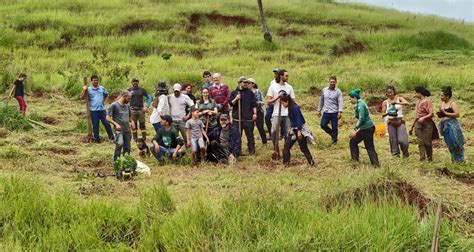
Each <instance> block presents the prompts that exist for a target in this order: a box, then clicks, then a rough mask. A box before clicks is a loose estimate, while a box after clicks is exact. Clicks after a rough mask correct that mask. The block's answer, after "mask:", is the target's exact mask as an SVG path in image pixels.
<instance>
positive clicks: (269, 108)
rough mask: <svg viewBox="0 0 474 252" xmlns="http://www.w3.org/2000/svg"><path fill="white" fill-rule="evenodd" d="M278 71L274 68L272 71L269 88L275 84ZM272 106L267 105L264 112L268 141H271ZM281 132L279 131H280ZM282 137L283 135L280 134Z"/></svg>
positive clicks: (278, 69)
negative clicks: (272, 76) (272, 77)
mask: <svg viewBox="0 0 474 252" xmlns="http://www.w3.org/2000/svg"><path fill="white" fill-rule="evenodd" d="M279 71H280V68H275V69H273V74H274V79H273V80H272V81H271V82H270V85H269V87H271V86H272V85H273V84H277V83H276V79H277V77H278V72H279ZM273 108H274V105H273V104H268V106H267V110H266V111H265V125H266V126H267V130H268V134H269V139H272V115H273ZM280 131H281V130H280ZM281 135H283V133H281Z"/></svg>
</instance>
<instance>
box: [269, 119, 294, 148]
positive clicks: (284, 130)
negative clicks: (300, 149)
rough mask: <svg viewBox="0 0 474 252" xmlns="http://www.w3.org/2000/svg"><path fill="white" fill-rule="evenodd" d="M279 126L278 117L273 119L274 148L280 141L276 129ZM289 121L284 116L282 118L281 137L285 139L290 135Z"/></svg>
mask: <svg viewBox="0 0 474 252" xmlns="http://www.w3.org/2000/svg"><path fill="white" fill-rule="evenodd" d="M277 124H278V116H274V117H272V142H273V146H275V143H277V142H278V141H279V139H276V132H275V130H276V128H277ZM289 124H290V123H289V119H288V116H282V117H281V122H280V137H283V138H285V137H286V135H288V127H289Z"/></svg>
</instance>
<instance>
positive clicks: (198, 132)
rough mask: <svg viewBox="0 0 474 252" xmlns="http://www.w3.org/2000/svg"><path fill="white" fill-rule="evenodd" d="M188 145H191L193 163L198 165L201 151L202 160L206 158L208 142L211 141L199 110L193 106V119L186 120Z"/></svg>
mask: <svg viewBox="0 0 474 252" xmlns="http://www.w3.org/2000/svg"><path fill="white" fill-rule="evenodd" d="M186 138H187V145H188V146H187V147H188V148H189V147H191V151H192V153H193V154H192V157H193V164H194V165H196V164H197V161H198V155H199V153H200V158H201V162H204V160H205V158H206V144H205V143H204V138H206V143H209V138H207V134H206V130H205V129H204V123H203V122H202V121H201V120H200V119H199V110H198V109H197V108H196V107H192V108H191V119H190V120H188V121H187V122H186Z"/></svg>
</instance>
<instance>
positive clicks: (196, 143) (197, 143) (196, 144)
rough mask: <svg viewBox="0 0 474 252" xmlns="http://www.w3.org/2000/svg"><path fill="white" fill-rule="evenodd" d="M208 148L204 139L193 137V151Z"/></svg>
mask: <svg viewBox="0 0 474 252" xmlns="http://www.w3.org/2000/svg"><path fill="white" fill-rule="evenodd" d="M202 148H206V145H205V144H204V139H203V138H202V137H201V138H198V139H191V151H192V152H198V151H199V149H202Z"/></svg>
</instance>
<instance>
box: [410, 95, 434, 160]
mask: <svg viewBox="0 0 474 252" xmlns="http://www.w3.org/2000/svg"><path fill="white" fill-rule="evenodd" d="M429 96H431V93H430V91H428V90H427V89H426V88H424V87H421V86H417V87H415V97H416V98H417V99H418V101H417V102H416V111H415V113H416V117H415V122H414V123H413V125H412V126H411V129H410V135H412V134H413V128H414V129H415V135H416V140H417V142H418V149H419V150H420V160H421V161H423V160H426V159H428V161H433V143H432V142H433V139H436V138H439V136H438V130H437V129H436V126H435V124H434V122H433V120H432V119H431V118H432V117H433V116H434V113H433V104H432V103H431V101H430V100H429V99H428V98H427V97H429ZM436 136H438V137H436Z"/></svg>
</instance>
